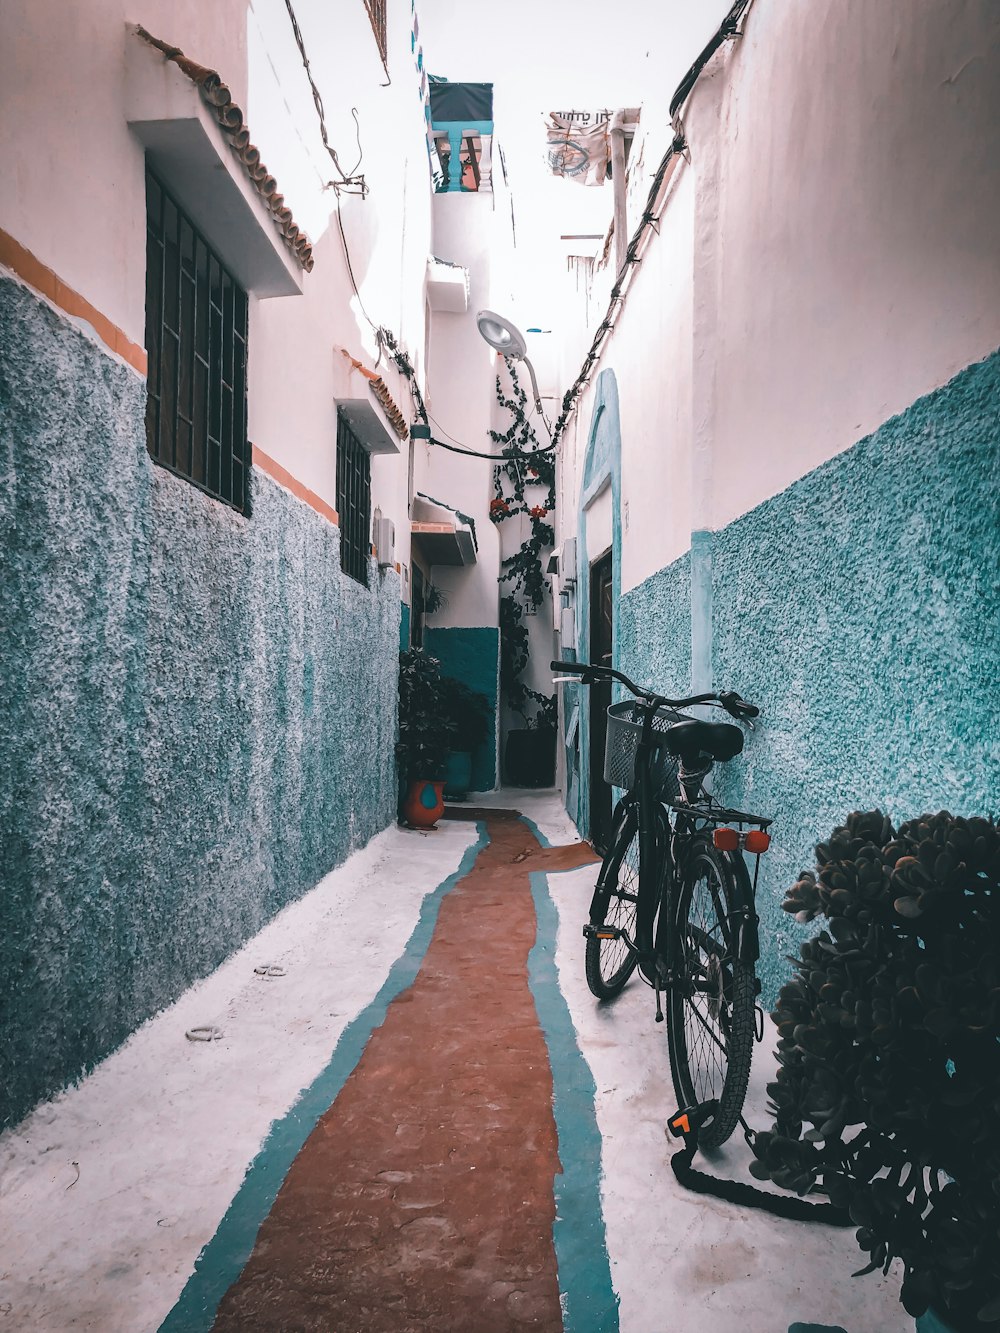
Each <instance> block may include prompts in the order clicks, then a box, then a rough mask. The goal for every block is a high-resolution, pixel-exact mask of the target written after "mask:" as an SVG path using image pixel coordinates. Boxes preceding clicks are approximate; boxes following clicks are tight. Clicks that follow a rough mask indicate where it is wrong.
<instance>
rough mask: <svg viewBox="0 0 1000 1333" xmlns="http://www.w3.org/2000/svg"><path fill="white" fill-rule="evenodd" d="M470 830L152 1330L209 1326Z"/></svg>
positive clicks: (482, 831)
mask: <svg viewBox="0 0 1000 1333" xmlns="http://www.w3.org/2000/svg"><path fill="white" fill-rule="evenodd" d="M476 831H477V834H478V837H477V839H476V841H475V842H474V843H473V844H472V846H471V847H469V848H468V849H467V850H466V852H465V854H464V855H463V857H462V860H461V862H460V863H459V866H458V869H457V870H456V871H455V872H454V874H452V875H449V876H448V878H447V879H446V880H443V881H442V883H440V884H439V885H438V886H437V888H436V889H433V890H432V891H431V892H430V893H428V894H427V896H426V897H425V898H424V901H423V903H422V904H421V908H420V918H419V920H418V921H417V924H416V926H415V927H414V930H413V934H412V935H411V936H410V938H409V940H408V941H407V943H406V948H405V949H404V950H403V952H402V954H401V955H400V956H399V958H397V959H396V961H395V963H393V965H392V968H391V969H390V971H389V975H388V977H387V978H386V980H385V983H384V984H383V986H382V989H381V990H380V991H379V993H378V994H377V995H376V996H375V999H374V1000H372V1002H371V1004H370V1005H368V1007H367V1008H366V1009H363V1010H362V1011H361V1013H360V1014H359V1015H358V1016H357V1018H355V1019H354V1020H353V1021H352V1022H350V1023H348V1025H347V1027H346V1028H345V1029H344V1031H343V1033H342V1035H341V1038H340V1041H339V1042H338V1043H337V1046H336V1048H335V1050H334V1052H333V1056H332V1057H331V1059H330V1063H329V1064H328V1065H327V1066H326V1068H325V1069H324V1070H323V1072H322V1073H321V1074H320V1075H319V1076H318V1077H317V1078H316V1080H315V1081H314V1082H313V1083H312V1084H311V1085H310V1086H309V1087H308V1088H307V1089H306V1091H305V1092H303V1094H302V1096H301V1097H300V1098H299V1100H298V1101H297V1102H296V1103H295V1105H294V1106H293V1107H292V1108H291V1110H290V1111H289V1112H288V1114H287V1115H286V1116H284V1117H283V1118H282V1119H281V1120H276V1121H275V1123H274V1124H273V1125H272V1127H271V1132H270V1133H269V1135H268V1137H267V1139H266V1140H265V1143H264V1146H263V1147H262V1148H261V1150H260V1152H259V1153H258V1154H257V1156H256V1157H255V1158H254V1160H253V1161H252V1162H251V1164H250V1166H249V1168H248V1170H247V1174H246V1176H245V1177H244V1179H243V1184H242V1185H241V1186H240V1189H239V1191H238V1192H237V1194H236V1197H235V1198H234V1199H233V1201H232V1203H231V1204H230V1205H229V1210H228V1212H227V1213H226V1215H225V1217H224V1218H223V1219H222V1221H221V1222H220V1223H219V1229H218V1231H217V1232H216V1233H215V1235H214V1236H213V1237H212V1239H211V1240H210V1241H209V1242H208V1244H207V1245H206V1246H205V1248H204V1249H203V1250H202V1252H201V1254H200V1255H199V1256H198V1259H197V1262H196V1263H195V1270H194V1272H193V1273H192V1275H191V1277H190V1278H189V1279H188V1282H187V1285H186V1286H185V1288H184V1290H183V1291H182V1292H181V1294H180V1297H179V1299H178V1301H177V1304H176V1305H175V1306H174V1308H173V1309H172V1310H171V1311H170V1313H169V1314H168V1315H167V1317H166V1319H164V1321H163V1323H162V1324H161V1325H160V1333H207V1330H209V1329H210V1328H211V1327H212V1324H213V1323H214V1321H215V1316H216V1313H217V1312H218V1309H219V1304H220V1302H221V1301H222V1298H223V1296H224V1295H225V1294H226V1292H227V1291H228V1290H229V1288H230V1287H231V1286H232V1285H233V1283H234V1282H235V1281H236V1279H237V1278H238V1277H239V1275H240V1274H241V1273H242V1271H243V1269H244V1267H245V1266H246V1263H247V1260H248V1259H249V1258H250V1255H251V1253H252V1251H253V1247H254V1243H255V1242H256V1239H257V1232H258V1231H259V1230H260V1228H261V1225H262V1223H263V1222H264V1219H265V1218H266V1217H267V1215H268V1213H269V1212H270V1211H271V1208H272V1206H273V1205H274V1200H275V1199H276V1197H277V1194H278V1190H279V1189H280V1188H281V1186H282V1183H283V1181H284V1179H285V1176H287V1174H288V1172H289V1170H290V1169H291V1165H292V1163H293V1162H294V1161H295V1159H296V1157H297V1156H298V1155H299V1153H300V1151H301V1150H302V1147H303V1145H304V1144H305V1141H306V1139H307V1138H308V1137H309V1135H310V1134H311V1133H312V1131H313V1130H314V1129H315V1127H316V1124H317V1122H318V1121H319V1119H320V1117H321V1116H322V1115H323V1114H324V1112H326V1111H327V1110H328V1108H329V1107H330V1106H331V1104H332V1103H333V1101H334V1099H335V1098H336V1097H337V1094H338V1093H339V1092H340V1090H341V1088H342V1087H343V1086H344V1084H345V1083H346V1082H347V1080H348V1078H349V1077H350V1075H351V1074H352V1073H353V1072H354V1068H355V1066H356V1065H357V1063H358V1061H359V1060H360V1059H361V1055H362V1053H363V1051H364V1049H365V1047H366V1046H367V1044H368V1040H369V1038H370V1037H371V1035H372V1033H373V1032H374V1031H375V1030H376V1028H379V1027H381V1026H382V1024H383V1023H384V1022H385V1015H386V1010H387V1009H388V1007H389V1005H390V1004H391V1003H392V1001H393V1000H395V999H396V997H397V996H398V995H401V994H402V993H403V991H405V990H406V989H407V987H408V986H410V985H412V984H413V981H414V980H415V978H416V975H417V973H418V972H419V971H420V967H421V964H422V963H423V961H424V955H425V954H426V952H427V947H428V945H429V944H430V942H431V936H432V935H433V934H434V927H435V925H436V924H437V917H438V909H439V908H440V906H441V900H442V899H443V898H444V896H445V894H447V893H449V892H450V891H451V889H453V888H454V887H455V885H456V884H457V883H458V881H459V880H460V879H461V878H462V877H463V876H464V875H467V874H468V873H469V871H470V870H471V869H472V866H473V862H474V861H475V859H476V857H477V856H478V855H479V853H480V852H481V851H482V849H483V848H484V847H485V846H486V844H487V842H488V841H489V839H488V837H487V833H486V825H485V824H484V823H482V822H480V823H478V824H477V826H476Z"/></svg>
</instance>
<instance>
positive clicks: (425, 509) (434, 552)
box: [410, 493, 476, 565]
mask: <svg viewBox="0 0 1000 1333" xmlns="http://www.w3.org/2000/svg"><path fill="white" fill-rule="evenodd" d="M410 533H411V535H412V538H413V542H414V545H415V546H416V547H417V550H418V551H419V552H420V554H421V555H422V556H423V558H424V559H425V560H426V561H427V563H428V564H429V565H474V564H475V563H476V525H475V523H474V522H473V521H472V519H471V518H469V516H468V515H467V514H463V513H462V512H461V511H460V510H458V509H454V508H452V506H451V505H447V504H444V503H443V502H442V501H440V500H433V499H431V497H430V496H428V495H420V494H419V493H418V494H417V495H415V496H414V498H413V517H412V519H411V522H410Z"/></svg>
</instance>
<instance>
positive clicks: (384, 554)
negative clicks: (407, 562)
mask: <svg viewBox="0 0 1000 1333" xmlns="http://www.w3.org/2000/svg"><path fill="white" fill-rule="evenodd" d="M373 527H374V531H373V532H372V537H373V539H374V542H375V550H376V551H377V552H378V567H379V569H388V567H389V566H390V565H394V564H395V563H396V525H395V524H394V523H393V521H392V519H391V518H377V519H376V520H375V523H374V525H373Z"/></svg>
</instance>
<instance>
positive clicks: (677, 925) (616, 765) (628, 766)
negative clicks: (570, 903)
mask: <svg viewBox="0 0 1000 1333" xmlns="http://www.w3.org/2000/svg"><path fill="white" fill-rule="evenodd" d="M552 669H553V671H554V672H555V673H556V674H557V678H559V677H561V678H563V679H568V678H579V680H580V683H581V684H583V685H592V684H594V683H595V682H596V681H598V680H617V681H620V682H621V684H622V685H624V686H625V688H626V689H627V690H629V692H630V693H631V694H632V695H633V698H632V699H630V700H626V701H624V702H623V703H617V704H612V705H611V707H610V708H609V709H608V736H607V748H606V750H605V762H604V777H605V780H606V781H607V782H608V783H610V784H611V786H613V787H619V788H623V789H624V791H625V794H624V796H623V797H622V798H621V800H620V801H619V802H618V805H617V806H616V808H615V813H614V817H613V834H612V839H611V843H610V850H609V852H608V854H607V856H605V858H604V863H603V865H602V866H601V872H600V874H599V876H598V879H597V885H596V887H595V889H594V896H593V899H592V901H591V904H590V919H589V921H588V922H587V924H586V925H585V926H584V929H583V933H584V936H585V937H586V940H587V946H586V970H587V983H588V985H589V986H590V989H591V991H592V992H593V993H594V995H596V996H597V998H598V999H601V1000H611V999H613V998H614V997H615V996H616V995H618V994H620V993H621V991H622V989H623V987H624V986H625V984H626V982H627V981H628V980H629V978H630V977H631V976H632V974H633V972H634V971H635V970H636V968H638V969H639V974H640V976H641V977H642V978H643V980H644V981H646V982H647V983H648V984H649V985H650V986H652V987H653V989H654V992H655V995H656V1021H657V1022H658V1023H659V1022H662V1021H663V1010H662V1007H661V1003H660V995H661V993H665V994H666V997H667V1013H668V1019H669V1022H668V1034H667V1035H668V1046H669V1052H670V1070H671V1075H672V1077H673V1082H674V1091H675V1093H676V1095H677V1099H678V1102H679V1105H680V1107H681V1108H682V1111H683V1110H684V1109H685V1108H689V1109H691V1110H694V1108H699V1118H700V1119H701V1120H702V1128H701V1131H700V1144H701V1146H702V1147H703V1148H717V1147H719V1146H720V1145H721V1144H723V1143H725V1141H726V1140H727V1139H728V1138H729V1136H730V1135H731V1134H732V1132H733V1130H734V1129H735V1128H736V1125H737V1124H738V1122H739V1119H740V1115H741V1113H742V1110H743V1102H744V1099H745V1098H746V1090H747V1083H748V1080H749V1077H750V1060H751V1055H752V1050H753V1039H754V1033H755V1030H756V1031H757V1032H758V1034H759V1035H760V1033H761V1028H760V1027H758V1025H757V1022H756V997H757V995H758V993H759V991H760V983H759V981H758V980H757V978H756V973H755V966H754V965H755V963H756V961H757V958H758V956H759V947H758V936H757V927H758V924H759V922H758V917H757V913H756V910H755V906H754V903H755V895H756V890H757V873H758V870H759V865H760V855H761V853H762V852H764V851H766V850H767V847H768V845H769V842H770V838H769V835H768V833H767V828H768V826H769V825H770V824H771V823H772V821H771V820H770V819H762V818H761V817H760V816H759V815H750V814H745V813H744V812H742V811H740V810H729V809H726V808H724V807H722V806H720V805H719V804H718V803H717V802H716V801H715V800H714V799H713V798H712V797H711V795H709V794H708V793H707V792H706V791H705V788H704V783H705V779H706V778H707V776H708V774H709V773H710V772H711V771H712V768H713V766H714V765H715V763H717V762H723V761H725V760H729V759H733V758H735V756H736V755H738V754H739V753H740V752H741V751H742V749H743V732H742V731H741V730H740V728H739V727H735V726H733V725H732V724H730V723H725V722H706V721H703V720H701V719H700V718H695V717H689V716H686V715H685V714H683V713H680V712H678V711H677V710H678V709H681V708H686V707H690V706H692V705H694V704H713V705H716V706H718V707H720V708H723V709H725V710H726V712H727V713H729V715H730V716H731V717H733V718H736V719H738V720H740V721H744V722H750V719H752V718H754V717H757V716H758V714H759V711H760V710H759V709H757V708H755V707H754V706H753V704H749V703H747V702H746V700H744V699H741V698H740V696H739V695H738V694H735V693H723V694H714V693H712V694H695V695H692V696H691V697H690V698H687V699H666V698H664V697H663V696H662V695H659V694H654V693H653V692H652V691H650V690H645V689H642V688H641V687H640V686H638V685H635V684H634V683H633V682H632V681H631V680H629V679H628V677H627V676H624V675H622V673H621V672H620V671H614V670H612V669H611V668H610V667H605V666H598V665H595V664H592V663H588V662H553V663H552ZM744 852H748V853H750V854H751V855H753V856H754V857H755V858H756V859H755V861H754V874H753V880H752V882H751V879H750V875H749V872H748V870H747V865H746V861H745V860H744V857H743V853H744ZM761 1027H762V1025H761Z"/></svg>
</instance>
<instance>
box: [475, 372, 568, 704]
mask: <svg viewBox="0 0 1000 1333" xmlns="http://www.w3.org/2000/svg"><path fill="white" fill-rule="evenodd" d="M507 369H508V372H509V374H510V380H511V394H510V396H509V397H507V396H506V395H505V394H504V392H503V386H502V384H501V381H500V376H499V375H498V376H497V383H496V392H497V402H498V403H499V404H500V406H501V407H503V408H506V410H507V411H508V412H510V414H511V424H510V426H509V427H508V428H507V430H505V431H495V430H491V431H490V438H491V439H492V440H493V442H494V444H499V445H500V446H501V454H502V455H503V456H504V460H505V461H504V462H502V463H501V464H499V465H498V466H497V468H496V469H495V471H494V476H493V481H494V486H495V488H496V495H495V497H494V499H493V501H492V502H491V504H490V518H491V519H492V520H493V522H494V523H497V524H499V523H502V522H503V521H504V520H505V519H507V518H510V517H511V516H512V515H514V514H526V515H527V516H528V517H529V518H530V520H531V532H530V535H529V536H528V537H527V538H526V539H525V541H524V542H522V544H521V546H520V547H519V549H518V550H517V551H515V552H514V554H513V555H509V556H507V558H506V559H505V560H503V561H502V562H501V572H500V583H501V585H503V584H510V585H512V586H511V590H510V591H509V592H505V593H504V594H503V595H502V596H501V598H500V690H501V693H502V695H503V700H504V702H505V703H506V704H507V706H508V707H509V708H510V709H512V710H513V711H514V712H515V713H520V715H521V717H522V718H524V721H525V723H526V724H527V726H528V727H529V728H543V727H554V726H555V717H556V698H555V695H546V694H541V693H539V691H538V690H532V689H529V688H528V687H527V686H526V685H525V684H524V682H523V681H522V680H521V674H522V672H523V671H524V669H525V667H526V666H527V665H528V629H527V626H526V625H525V623H524V616H525V612H526V610H527V608H528V606H531V607H532V608H533V609H534V610H537V609H538V607H540V606H541V605H542V603H543V601H544V600H545V593H546V590H547V585H546V582H545V577H544V574H543V571H542V552H543V551H544V550H548V549H550V548H551V547H552V545H553V544H554V542H555V528H554V527H553V525H552V523H551V522H550V521H549V519H550V517H551V516H554V514H555V496H556V492H555V485H556V480H555V478H556V472H555V455H554V453H553V452H552V450H546V451H544V452H542V451H541V450H539V446H538V440H537V438H536V436H535V432H534V428H533V427H532V425H531V423H530V421H529V420H528V416H527V412H526V411H525V408H526V405H527V401H528V398H527V394H526V393H525V391H524V389H522V388H521V384H520V381H519V380H518V378H517V371H516V369H515V368H514V364H513V362H511V361H507ZM536 450H538V452H537V453H534V452H533V451H536ZM523 453H532V454H533V457H532V459H531V461H530V462H529V461H527V460H525V459H523V458H519V457H516V456H515V455H517V454H523ZM542 487H544V488H545V491H544V498H541V496H540V492H541V488H542Z"/></svg>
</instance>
